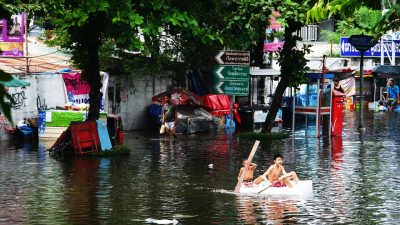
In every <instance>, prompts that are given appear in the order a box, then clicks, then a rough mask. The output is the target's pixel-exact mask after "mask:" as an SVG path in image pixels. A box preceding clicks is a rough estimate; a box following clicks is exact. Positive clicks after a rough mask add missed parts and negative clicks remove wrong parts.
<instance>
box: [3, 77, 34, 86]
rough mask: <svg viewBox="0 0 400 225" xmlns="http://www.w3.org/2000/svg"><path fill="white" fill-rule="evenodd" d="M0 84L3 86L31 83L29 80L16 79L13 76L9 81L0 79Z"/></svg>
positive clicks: (27, 84)
mask: <svg viewBox="0 0 400 225" xmlns="http://www.w3.org/2000/svg"><path fill="white" fill-rule="evenodd" d="M0 84H2V85H3V86H5V87H25V86H29V85H31V84H30V83H29V82H27V81H24V80H20V79H17V78H15V77H14V76H13V77H12V79H11V80H9V81H0Z"/></svg>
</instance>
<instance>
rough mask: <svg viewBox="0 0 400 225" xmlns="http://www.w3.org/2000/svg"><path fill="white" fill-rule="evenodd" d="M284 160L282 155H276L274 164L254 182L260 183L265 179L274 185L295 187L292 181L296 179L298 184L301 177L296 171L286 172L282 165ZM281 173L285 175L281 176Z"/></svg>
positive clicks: (295, 181)
mask: <svg viewBox="0 0 400 225" xmlns="http://www.w3.org/2000/svg"><path fill="white" fill-rule="evenodd" d="M282 162H283V156H282V155H280V154H276V155H274V165H272V166H270V167H269V168H268V170H267V171H266V172H265V173H264V174H263V175H261V176H259V177H258V178H257V179H255V180H254V183H255V184H257V185H258V184H260V183H261V182H263V181H268V182H269V183H270V184H272V187H286V186H287V187H289V188H291V187H293V183H291V181H294V183H296V184H297V183H298V182H299V178H298V177H297V174H296V173H295V172H294V171H292V172H290V173H286V171H285V169H284V168H283V166H282ZM281 174H283V176H281ZM267 176H268V179H267Z"/></svg>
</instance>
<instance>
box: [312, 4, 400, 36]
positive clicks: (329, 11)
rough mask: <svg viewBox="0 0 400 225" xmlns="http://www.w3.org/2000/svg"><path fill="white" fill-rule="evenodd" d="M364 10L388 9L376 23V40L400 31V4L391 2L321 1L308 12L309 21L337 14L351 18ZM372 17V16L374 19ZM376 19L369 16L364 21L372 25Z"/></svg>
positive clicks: (374, 16)
mask: <svg viewBox="0 0 400 225" xmlns="http://www.w3.org/2000/svg"><path fill="white" fill-rule="evenodd" d="M363 8H364V10H366V9H367V8H368V9H371V10H382V9H387V11H386V12H385V13H384V15H383V16H382V17H380V19H379V20H378V21H377V22H376V23H375V26H374V29H373V31H374V32H372V34H374V36H375V38H376V39H378V38H379V37H380V36H381V35H383V34H385V33H386V32H387V31H389V30H398V29H399V28H400V23H399V21H400V4H397V1H391V0H382V1H375V0H334V1H328V0H319V1H318V2H316V3H315V4H314V5H313V7H312V8H311V9H310V10H309V11H308V12H307V21H320V20H322V19H325V18H329V17H331V16H332V15H337V14H339V15H343V16H346V17H349V18H350V17H351V15H352V14H353V13H354V12H355V11H357V10H362V9H363ZM366 16H368V15H366ZM370 16H372V19H371V17H370ZM375 18H376V15H369V16H368V17H365V18H364V19H363V21H365V23H371V22H369V21H371V20H372V21H374V20H375ZM360 19H362V18H360Z"/></svg>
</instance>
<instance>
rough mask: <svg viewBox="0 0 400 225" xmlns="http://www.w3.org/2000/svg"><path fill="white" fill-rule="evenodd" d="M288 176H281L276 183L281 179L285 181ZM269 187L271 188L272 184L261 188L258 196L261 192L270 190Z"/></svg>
mask: <svg viewBox="0 0 400 225" xmlns="http://www.w3.org/2000/svg"><path fill="white" fill-rule="evenodd" d="M288 176H289V175H288V173H287V174H285V175H283V176H281V177H280V178H279V179H278V181H282V180H283V179H285V178H286V177H288ZM278 181H276V182H278ZM270 187H272V183H269V184H268V186H266V187H265V188H263V189H262V190H261V191H259V192H258V194H260V193H261V192H263V191H265V190H267V189H268V188H270Z"/></svg>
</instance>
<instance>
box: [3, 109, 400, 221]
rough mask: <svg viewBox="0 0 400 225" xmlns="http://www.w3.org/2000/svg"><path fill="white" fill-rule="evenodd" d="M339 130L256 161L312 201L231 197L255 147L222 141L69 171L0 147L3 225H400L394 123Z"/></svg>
mask: <svg viewBox="0 0 400 225" xmlns="http://www.w3.org/2000/svg"><path fill="white" fill-rule="evenodd" d="M344 120H345V121H344V122H345V124H344V131H343V138H332V139H329V138H321V139H320V140H318V139H316V138H314V134H313V132H312V131H310V132H309V133H308V135H307V136H306V135H305V134H304V130H299V131H297V132H296V135H295V139H286V140H282V141H274V142H272V143H268V142H261V144H260V148H259V149H258V150H257V152H256V154H255V157H254V159H253V161H254V162H255V163H257V164H258V167H257V169H256V172H255V176H258V175H260V174H261V173H262V172H264V171H265V170H266V169H267V168H268V166H269V165H271V164H272V161H273V159H272V157H273V154H275V153H277V152H280V153H282V154H283V156H284V158H285V161H284V164H283V165H284V167H285V169H286V171H291V170H294V171H296V173H297V174H298V175H299V177H300V179H304V180H312V181H313V187H314V194H313V197H312V198H309V199H275V198H273V199H271V198H266V197H255V196H237V195H234V194H232V193H230V192H231V191H232V190H233V188H234V187H235V185H236V182H237V174H238V171H239V168H240V166H241V160H242V159H244V158H247V156H248V154H249V152H250V150H251V148H252V146H253V143H254V142H253V141H244V140H239V139H238V138H236V137H235V136H233V137H232V138H231V136H230V134H225V133H224V132H213V133H200V134H195V135H188V136H185V135H180V136H179V138H178V140H176V141H170V142H164V141H162V140H160V138H159V136H158V135H157V134H148V133H143V132H142V133H141V132H131V133H127V134H126V136H125V140H124V141H125V145H127V146H128V147H130V148H131V149H132V151H131V154H130V156H124V157H120V156H118V157H110V158H101V159H82V158H76V159H73V160H68V161H65V160H56V159H54V158H51V157H49V155H48V153H47V152H46V151H45V150H44V149H43V147H41V146H39V148H37V147H35V146H33V147H32V146H30V145H29V144H22V145H21V144H20V145H17V146H16V145H15V144H13V143H4V142H3V143H0V149H1V150H0V171H1V176H0V193H1V194H0V204H1V207H0V224H148V223H151V222H157V221H155V220H161V219H166V220H169V221H168V222H171V223H172V222H175V223H176V222H178V224H288V223H292V224H400V208H399V207H398V205H399V203H400V180H399V179H400V175H399V174H398V171H400V168H399V167H400V138H399V134H400V128H399V124H400V114H398V113H368V114H366V118H365V127H366V132H365V133H364V134H362V135H361V134H359V132H358V131H357V129H356V128H357V127H358V117H357V116H356V115H355V114H354V113H352V112H346V113H345V118H344ZM174 219H175V220H174ZM158 222H160V221H158Z"/></svg>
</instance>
